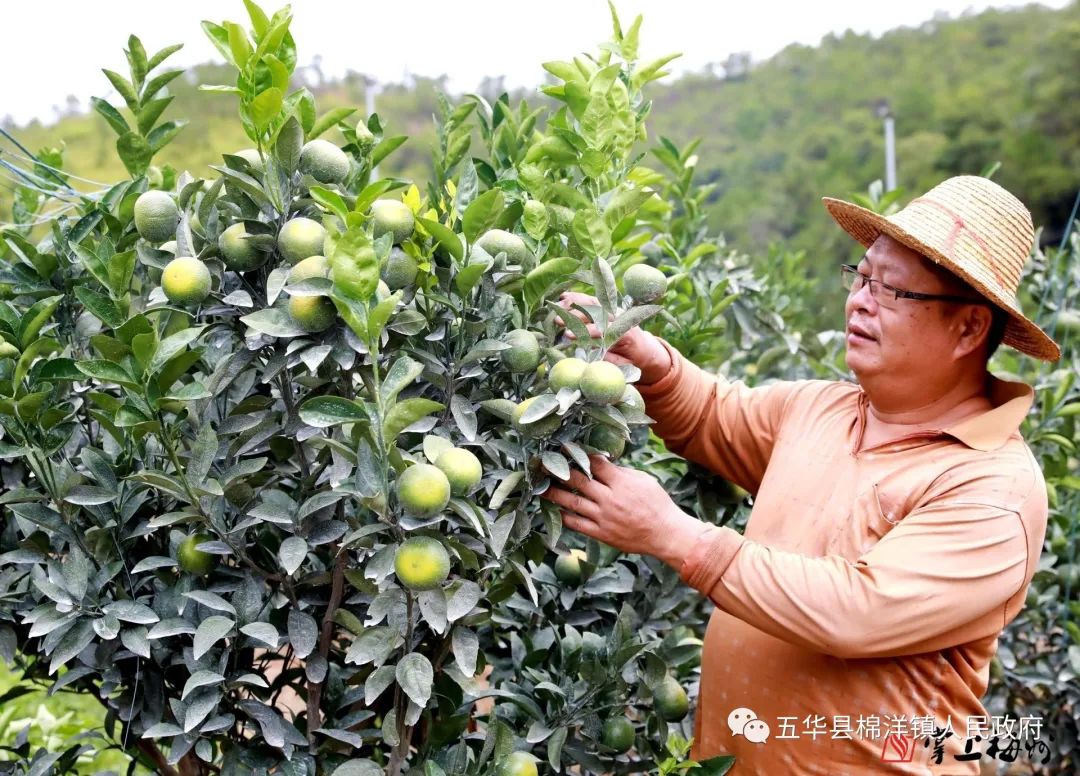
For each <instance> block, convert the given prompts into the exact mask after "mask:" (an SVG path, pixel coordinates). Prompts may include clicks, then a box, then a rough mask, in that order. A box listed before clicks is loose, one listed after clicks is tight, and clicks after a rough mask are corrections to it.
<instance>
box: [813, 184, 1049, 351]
mask: <svg viewBox="0 0 1080 776" xmlns="http://www.w3.org/2000/svg"><path fill="white" fill-rule="evenodd" d="M822 201H823V202H824V203H825V207H826V208H827V209H828V211H829V214H830V215H832V217H833V218H834V219H836V223H838V224H840V226H841V227H842V228H843V229H844V231H845V232H847V233H848V234H850V235H851V236H852V237H854V238H855V239H856V240H858V241H859V242H860V243H862V244H863V245H865V246H866V247H870V245H871V244H872V243H873V242H874V240H876V239H877V238H878V236H879V235H882V234H887V235H889V236H890V237H892V238H893V239H894V240H896V241H897V242H900V243H903V244H904V245H906V246H907V247H909V248H911V249H912V250H915V251H918V252H919V253H921V254H922V255H924V256H926V257H927V258H928V259H930V260H932V261H934V262H936V263H937V264H940V265H942V266H943V267H945V268H946V269H948V270H949V271H950V272H952V273H953V274H954V275H957V276H958V277H959V278H961V279H962V280H964V281H966V282H967V283H968V284H969V285H970V286H971V287H972V288H974V289H975V290H976V291H978V292H979V293H981V294H982V295H983V296H985V297H986V298H987V299H988V300H989V301H990V302H993V303H994V304H995V305H996V306H997V307H999V308H1000V309H1002V310H1004V311H1005V312H1006V313H1008V314H1009V321H1008V323H1007V324H1006V326H1005V336H1004V338H1003V339H1002V341H1003V342H1004V343H1005V344H1006V345H1011V346H1012V347H1014V348H1016V349H1017V350H1019V351H1020V352H1022V353H1027V354H1028V355H1029V356H1034V357H1035V358H1040V359H1042V360H1044V361H1057V360H1058V359H1059V358H1060V357H1061V349H1060V348H1059V347H1058V346H1057V344H1056V343H1055V342H1054V341H1053V340H1052V339H1050V337H1048V336H1047V335H1046V334H1045V333H1044V332H1043V330H1042V329H1040V328H1039V327H1038V326H1036V325H1035V324H1034V323H1032V322H1031V321H1030V320H1028V318H1027V317H1025V316H1024V314H1023V313H1022V312H1021V311H1020V304H1019V302H1018V301H1017V298H1016V289H1017V287H1018V286H1019V285H1020V273H1021V272H1022V271H1023V269H1024V264H1026V263H1027V260H1028V256H1029V255H1030V254H1031V248H1032V245H1033V244H1034V242H1035V230H1034V228H1033V227H1032V224H1031V214H1030V213H1029V212H1028V210H1027V208H1026V207H1024V204H1023V203H1022V202H1021V201H1020V200H1018V199H1017V198H1016V197H1014V196H1013V195H1012V194H1010V193H1009V192H1007V191H1006V190H1005V189H1003V188H1001V186H999V185H997V184H996V183H994V182H993V181H991V180H989V179H988V178H980V177H978V176H975V175H958V176H956V177H955V178H949V179H948V180H945V181H943V182H942V183H939V184H938V185H937V186H935V187H934V188H932V189H930V191H928V192H926V194H924V195H922V196H921V197H918V198H916V199H914V200H912V201H911V202H910V203H909V204H908V205H907V207H905V208H904V209H903V210H901V211H900V212H898V213H895V214H894V215H891V216H881V215H878V214H877V213H875V212H873V211H872V210H867V209H866V208H862V207H859V206H858V205H854V204H852V203H850V202H844V201H843V200H839V199H832V198H831V197H822Z"/></svg>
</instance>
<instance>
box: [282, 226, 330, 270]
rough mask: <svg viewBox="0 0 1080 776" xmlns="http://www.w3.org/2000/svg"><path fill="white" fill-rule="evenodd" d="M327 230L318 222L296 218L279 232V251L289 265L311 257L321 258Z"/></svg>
mask: <svg viewBox="0 0 1080 776" xmlns="http://www.w3.org/2000/svg"><path fill="white" fill-rule="evenodd" d="M325 239H326V230H325V229H323V225H322V224H320V223H319V222H318V221H312V220H311V219H310V218H303V217H301V218H294V219H292V220H291V221H288V222H287V223H286V224H285V226H283V227H281V231H280V232H278V238H277V244H278V250H280V251H281V255H282V256H283V257H284V258H285V261H287V262H288V263H289V264H296V262H298V261H302V260H303V259H306V258H308V257H309V256H319V255H321V254H322V252H323V241H324V240H325Z"/></svg>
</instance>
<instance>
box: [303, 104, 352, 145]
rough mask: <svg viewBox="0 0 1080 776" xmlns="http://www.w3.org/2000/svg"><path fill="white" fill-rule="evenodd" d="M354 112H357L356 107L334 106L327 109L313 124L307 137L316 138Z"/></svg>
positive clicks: (309, 138)
mask: <svg viewBox="0 0 1080 776" xmlns="http://www.w3.org/2000/svg"><path fill="white" fill-rule="evenodd" d="M354 113H356V108H334V109H332V110H329V111H327V112H326V113H324V114H323V115H322V116H320V117H319V118H318V120H316V122H315V123H314V124H313V125H312V127H311V130H310V131H309V132H308V133H307V139H308V140H314V139H315V138H317V137H318V136H319V135H321V134H322V133H323V132H325V131H326V130H328V129H330V128H331V127H333V126H334V125H335V124H337V123H338V122H339V121H344V120H345V119H347V118H348V117H349V116H351V115H352V114H354Z"/></svg>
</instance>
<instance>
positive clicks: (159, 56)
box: [146, 43, 184, 72]
mask: <svg viewBox="0 0 1080 776" xmlns="http://www.w3.org/2000/svg"><path fill="white" fill-rule="evenodd" d="M183 47H184V44H183V43H174V44H173V45H171V46H166V47H165V48H163V49H162V50H161V51H159V52H158V53H156V54H154V56H152V57H150V61H148V62H147V63H146V70H147V72H149V71H151V70H153V69H154V68H155V67H157V66H158V65H160V64H161V63H162V62H164V61H165V60H166V59H168V58H169V57H171V56H172V55H173V54H175V53H176V52H177V51H179V50H180V49H182V48H183Z"/></svg>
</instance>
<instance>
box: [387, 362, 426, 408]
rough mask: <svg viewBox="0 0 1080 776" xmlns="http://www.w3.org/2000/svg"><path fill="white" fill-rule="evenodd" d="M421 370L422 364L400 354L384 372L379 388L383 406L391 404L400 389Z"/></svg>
mask: <svg viewBox="0 0 1080 776" xmlns="http://www.w3.org/2000/svg"><path fill="white" fill-rule="evenodd" d="M423 371H424V365H423V364H421V363H419V362H417V361H413V360H412V359H411V358H409V357H408V356H400V357H399V358H398V359H397V360H396V361H395V362H394V363H393V365H392V366H391V367H390V369H389V371H388V372H387V373H386V377H385V378H384V379H383V382H382V386H381V388H380V390H379V393H380V395H381V397H382V402H383V406H385V407H389V406H391V405H393V403H394V401H395V400H396V399H397V395H398V394H399V393H401V391H402V389H403V388H405V387H406V386H408V385H409V384H410V383H412V381H413V380H415V379H416V378H417V377H419V376H420V375H421V374H422V373H423Z"/></svg>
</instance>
